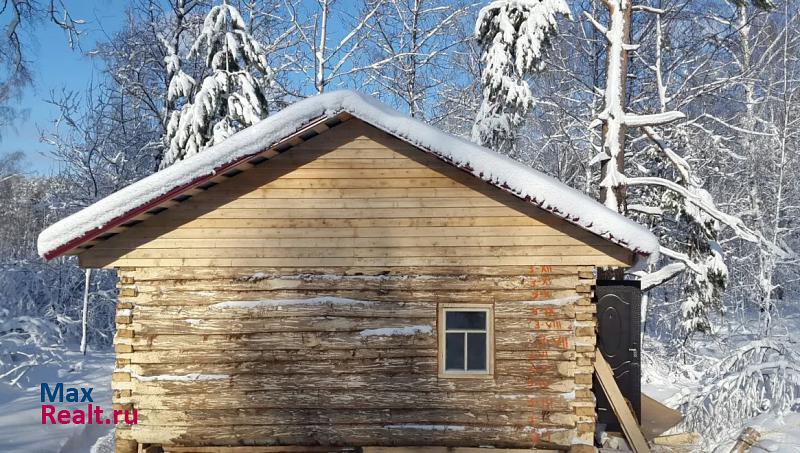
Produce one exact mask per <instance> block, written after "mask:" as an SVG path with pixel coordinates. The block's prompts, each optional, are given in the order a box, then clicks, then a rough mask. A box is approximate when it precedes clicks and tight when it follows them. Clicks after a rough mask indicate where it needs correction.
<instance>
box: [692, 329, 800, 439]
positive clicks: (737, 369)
mask: <svg viewBox="0 0 800 453" xmlns="http://www.w3.org/2000/svg"><path fill="white" fill-rule="evenodd" d="M702 383H703V385H702V386H701V387H700V388H699V389H698V390H696V391H694V392H685V393H684V394H682V395H681V396H680V401H679V402H680V405H681V410H682V412H684V414H685V415H686V418H685V420H684V422H683V427H684V428H685V429H686V430H689V431H696V432H699V433H703V437H704V441H705V442H707V444H708V445H712V444H714V443H715V442H717V441H719V440H721V439H722V438H723V437H725V436H726V435H727V436H730V435H731V434H732V433H733V434H735V433H736V432H738V431H739V430H741V428H742V426H741V424H742V421H743V420H746V419H748V418H752V417H755V416H758V415H760V414H763V413H767V412H770V413H774V414H776V415H780V414H785V413H787V412H788V411H800V354H798V352H797V346H796V345H792V344H788V343H782V342H778V341H773V340H758V341H753V342H751V343H749V344H746V345H744V346H742V347H740V348H738V349H737V350H736V351H735V352H734V353H733V354H731V355H729V356H727V357H725V358H724V359H722V360H721V361H719V362H718V363H716V364H715V365H713V366H711V367H709V368H708V370H707V372H706V373H705V375H704V377H703V379H702Z"/></svg>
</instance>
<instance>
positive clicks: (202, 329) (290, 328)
mask: <svg viewBox="0 0 800 453" xmlns="http://www.w3.org/2000/svg"><path fill="white" fill-rule="evenodd" d="M134 319H135V320H134V322H133V323H131V324H130V328H132V329H134V330H135V331H136V333H137V334H142V335H156V334H159V333H170V334H180V333H193V334H205V333H217V334H224V333H228V334H240V333H258V332H265V333H266V332H340V331H341V332H364V331H369V330H372V329H384V328H386V329H389V328H391V329H401V328H404V327H417V328H421V329H431V332H432V331H433V330H434V329H435V327H436V326H435V321H436V318H435V317H434V318H405V317H394V318H383V317H368V318H361V317H354V316H351V317H334V316H308V317H303V318H296V317H280V318H278V317H273V318H249V319H247V318H240V319H236V318H227V319H207V318H200V319H197V318H187V319H174V318H166V317H160V318H159V317H152V318H142V317H139V316H137V317H135V318H134ZM494 325H495V329H496V330H498V331H500V330H502V331H503V332H509V331H518V330H521V331H526V332H530V331H532V330H533V331H536V332H544V331H572V330H573V322H572V321H571V320H551V321H539V320H531V319H525V318H497V319H496V320H495V324H494ZM498 335H499V334H498Z"/></svg>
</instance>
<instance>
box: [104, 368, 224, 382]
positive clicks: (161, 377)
mask: <svg viewBox="0 0 800 453" xmlns="http://www.w3.org/2000/svg"><path fill="white" fill-rule="evenodd" d="M114 372H115V373H129V374H130V375H131V377H132V378H134V379H136V380H137V381H141V382H153V381H170V382H202V381H224V380H226V379H228V378H230V376H228V375H227V374H203V373H189V374H181V375H176V374H157V375H153V376H142V375H141V374H139V373H137V372H135V371H133V370H131V369H130V368H129V367H123V368H115V369H114Z"/></svg>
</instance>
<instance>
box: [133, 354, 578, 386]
mask: <svg viewBox="0 0 800 453" xmlns="http://www.w3.org/2000/svg"><path fill="white" fill-rule="evenodd" d="M437 353H438V350H437V349H436V348H424V347H422V348H417V347H414V348H369V347H359V345H353V347H351V349H316V348H308V349H232V350H221V349H217V348H213V347H212V348H208V349H204V350H182V351H181V353H180V354H175V352H173V351H170V350H155V351H139V350H137V351H134V352H131V353H127V354H126V355H125V357H126V358H127V359H128V360H130V361H131V363H133V364H148V363H151V364H158V363H162V364H164V363H172V364H181V363H205V364H217V363H239V362H248V361H250V362H252V361H264V360H270V361H288V360H325V361H339V360H351V359H379V358H402V357H436V355H437ZM495 356H496V357H497V359H498V360H519V359H520V358H521V357H523V358H524V357H530V358H533V359H535V360H561V361H565V360H566V361H568V360H574V359H575V352H574V351H532V352H530V353H526V352H520V351H505V350H503V351H495ZM234 379H237V380H238V379H240V378H239V377H236V376H234ZM269 379H273V380H274V379H275V378H274V377H270V378H269ZM420 379H423V378H419V377H415V379H413V380H409V382H410V383H409V384H408V387H407V388H408V389H409V390H413V389H419V390H422V388H421V387H419V385H422V383H421V382H422V381H420ZM424 379H425V382H426V383H427V384H426V385H428V384H435V386H436V387H435V388H440V389H450V390H455V389H456V387H454V386H452V385H451V384H453V383H456V384H457V383H465V382H471V383H470V385H469V388H474V386H473V383H474V384H478V383H479V382H478V381H475V380H474V381H465V380H463V379H447V378H437V377H436V376H429V377H428V378H424ZM241 380H242V384H243V385H257V386H263V385H265V384H264V383H263V382H256V380H254V377H253V376H247V375H243V377H241ZM271 382H272V383H273V384H275V385H278V384H277V383H276V382H275V381H271ZM404 382H405V381H404ZM501 382H504V383H505V384H504V385H506V386H508V385H514V387H513V388H515V389H517V390H520V389H523V388H528V387H527V385H528V384H527V383H526V382H524V381H522V380H520V379H517V378H514V379H505V380H504V379H503V378H498V377H496V378H495V379H493V380H480V385H484V384H485V383H489V384H491V386H489V387H485V388H486V389H491V390H501V388H500V387H498V385H500V383H501ZM384 384H386V385H385V387H386V388H389V387H393V386H394V385H395V383H394V382H392V381H391V380H389V381H387V380H386V379H385V378H384V377H383V376H381V375H361V376H360V377H358V378H354V377H351V378H350V379H349V380H348V382H346V383H344V382H342V381H341V380H339V379H338V378H336V377H333V376H328V375H322V376H317V377H316V378H315V379H314V380H313V382H305V383H301V382H297V380H295V379H294V378H291V377H287V378H286V384H282V385H295V386H300V387H303V386H304V385H305V386H308V387H310V388H317V387H319V386H324V387H325V388H329V387H335V388H339V386H342V385H344V386H345V387H346V388H351V387H352V388H360V387H374V388H379V387H381V386H382V385H384ZM489 384H486V385H489ZM156 385H160V384H156ZM404 385H405V384H404ZM381 388H382V387H381ZM404 388H405V387H404ZM431 388H433V387H431ZM482 388H483V387H482ZM506 390H509V388H506Z"/></svg>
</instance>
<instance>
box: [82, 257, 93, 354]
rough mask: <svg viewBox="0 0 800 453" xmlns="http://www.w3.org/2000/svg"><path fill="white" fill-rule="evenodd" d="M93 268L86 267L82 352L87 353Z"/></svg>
mask: <svg viewBox="0 0 800 453" xmlns="http://www.w3.org/2000/svg"><path fill="white" fill-rule="evenodd" d="M91 277H92V270H91V269H86V283H85V285H84V288H83V319H82V320H81V354H83V355H86V340H87V338H86V325H87V324H88V320H89V283H90V280H91Z"/></svg>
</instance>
